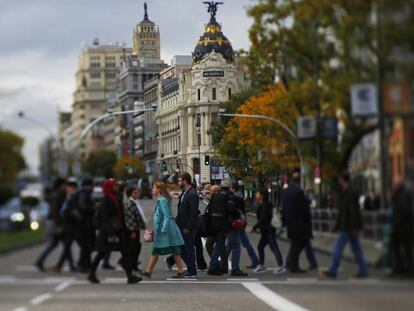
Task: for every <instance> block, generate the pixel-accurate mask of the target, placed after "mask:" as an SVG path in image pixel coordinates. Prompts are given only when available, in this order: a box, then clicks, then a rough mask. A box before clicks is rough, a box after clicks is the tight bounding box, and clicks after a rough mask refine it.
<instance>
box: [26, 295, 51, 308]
mask: <svg viewBox="0 0 414 311" xmlns="http://www.w3.org/2000/svg"><path fill="white" fill-rule="evenodd" d="M50 298H52V294H50V293H46V294H43V295H40V296H37V297H35V298H33V299H32V300H30V303H31V304H32V305H34V306H37V305H39V304H41V303H42V302H44V301H46V300H48V299H50Z"/></svg>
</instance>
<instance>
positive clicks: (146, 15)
mask: <svg viewBox="0 0 414 311" xmlns="http://www.w3.org/2000/svg"><path fill="white" fill-rule="evenodd" d="M147 9H148V8H147V3H146V2H144V21H147V20H148V12H147Z"/></svg>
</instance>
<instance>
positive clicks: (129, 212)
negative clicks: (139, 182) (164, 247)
mask: <svg viewBox="0 0 414 311" xmlns="http://www.w3.org/2000/svg"><path fill="white" fill-rule="evenodd" d="M125 193H126V197H127V199H128V201H127V202H126V203H125V204H124V207H125V208H124V217H125V225H126V228H127V231H128V250H129V251H130V253H131V257H132V266H133V270H135V271H138V257H139V254H140V253H141V248H142V244H141V241H140V230H145V229H146V228H147V220H146V218H145V215H144V211H143V209H142V206H141V205H140V204H139V203H138V201H137V199H138V189H137V188H136V187H128V188H127V189H126V191H125Z"/></svg>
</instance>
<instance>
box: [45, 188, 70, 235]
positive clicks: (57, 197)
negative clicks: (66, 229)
mask: <svg viewBox="0 0 414 311" xmlns="http://www.w3.org/2000/svg"><path fill="white" fill-rule="evenodd" d="M65 200H66V191H65V189H62V188H60V189H59V190H57V191H56V192H55V193H54V194H53V197H52V204H51V207H50V210H49V215H48V219H50V220H53V222H54V223H55V225H56V226H57V227H60V226H62V225H63V220H62V218H61V217H60V209H61V208H62V205H63V203H64V202H65Z"/></svg>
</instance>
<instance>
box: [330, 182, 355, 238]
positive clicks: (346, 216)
mask: <svg viewBox="0 0 414 311" xmlns="http://www.w3.org/2000/svg"><path fill="white" fill-rule="evenodd" d="M358 201H359V196H358V193H357V192H356V191H354V190H353V189H351V187H348V188H347V189H345V190H339V191H338V193H337V195H336V200H335V204H334V208H335V207H336V208H337V209H338V215H337V217H336V229H337V230H339V231H347V232H351V231H355V230H358V231H359V230H361V229H362V217H361V210H360V207H359V202H358Z"/></svg>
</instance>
